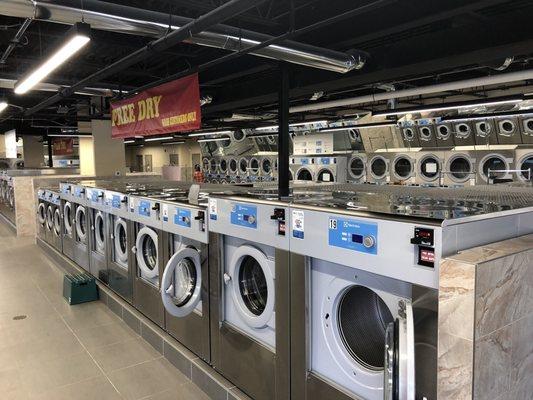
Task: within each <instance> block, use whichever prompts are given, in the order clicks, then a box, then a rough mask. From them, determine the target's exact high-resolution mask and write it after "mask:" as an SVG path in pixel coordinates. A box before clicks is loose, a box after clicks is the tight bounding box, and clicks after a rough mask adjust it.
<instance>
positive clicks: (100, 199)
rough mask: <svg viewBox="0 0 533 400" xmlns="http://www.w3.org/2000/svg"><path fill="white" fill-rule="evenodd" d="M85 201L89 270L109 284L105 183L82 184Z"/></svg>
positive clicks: (107, 211)
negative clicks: (87, 224) (87, 223)
mask: <svg viewBox="0 0 533 400" xmlns="http://www.w3.org/2000/svg"><path fill="white" fill-rule="evenodd" d="M83 185H84V187H85V196H86V199H87V208H86V213H87V220H88V222H89V230H88V233H89V242H88V245H89V270H90V271H91V274H92V275H93V276H94V277H95V278H97V279H98V280H100V281H101V282H103V283H105V284H106V285H107V284H109V277H108V267H107V260H108V256H109V254H108V253H109V244H110V243H109V240H108V237H109V207H108V205H107V203H106V199H105V189H104V187H105V185H106V183H105V182H101V181H100V182H99V181H93V182H85V183H83Z"/></svg>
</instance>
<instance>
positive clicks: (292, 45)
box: [0, 0, 364, 73]
mask: <svg viewBox="0 0 533 400" xmlns="http://www.w3.org/2000/svg"><path fill="white" fill-rule="evenodd" d="M62 3H63V4H57V2H54V3H51V2H45V1H28V0H2V7H1V8H0V13H1V14H4V15H8V16H12V17H20V18H34V19H37V20H43V21H49V22H55V23H60V24H69V25H72V24H74V23H76V22H79V21H80V20H81V19H82V16H83V20H84V21H85V22H86V23H88V24H90V25H91V28H93V29H99V30H105V31H111V32H117V33H126V34H132V35H142V36H150V37H160V36H161V35H163V34H165V33H166V32H167V31H168V28H169V25H170V27H171V29H172V30H176V29H178V28H180V27H182V26H184V25H186V24H187V23H189V22H191V20H192V19H190V18H186V17H180V16H169V15H168V14H165V13H160V12H155V11H149V10H142V9H138V8H134V7H128V6H122V5H118V4H111V3H106V2H102V1H97V0H84V1H83V2H82V3H79V2H72V1H63V2H62ZM73 4H75V5H73ZM80 4H83V10H82V9H80V8H79V5H80ZM271 38H272V37H271V36H269V35H264V34H261V33H257V32H252V31H248V30H243V29H239V28H234V27H231V26H227V25H222V24H219V25H216V26H214V27H213V28H212V29H210V30H209V31H206V32H202V33H199V34H197V35H194V36H193V37H192V38H190V39H188V40H187V42H189V43H194V44H198V45H201V46H208V47H216V48H220V49H225V50H229V51H239V50H242V49H246V48H249V47H252V46H255V45H257V44H259V43H261V42H265V41H267V40H269V39H271ZM251 54H254V55H256V56H260V57H266V58H271V59H276V60H282V61H286V62H290V63H294V64H300V65H304V66H307V67H313V68H319V69H323V70H327V71H333V72H339V73H346V72H349V71H351V70H353V69H359V68H361V67H362V66H363V65H364V60H363V59H361V58H360V57H359V56H354V55H351V54H347V53H343V52H338V51H334V50H329V49H324V48H320V47H316V46H311V45H307V44H302V43H298V42H293V41H284V42H283V43H282V44H272V45H270V46H267V47H264V48H261V49H258V50H254V51H253V52H251Z"/></svg>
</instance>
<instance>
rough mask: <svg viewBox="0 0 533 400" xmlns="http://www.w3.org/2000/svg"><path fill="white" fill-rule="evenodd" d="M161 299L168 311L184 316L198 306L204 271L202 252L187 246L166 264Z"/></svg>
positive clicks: (176, 315) (177, 315)
mask: <svg viewBox="0 0 533 400" xmlns="http://www.w3.org/2000/svg"><path fill="white" fill-rule="evenodd" d="M161 282H162V288H163V290H161V299H162V301H163V305H164V306H165V309H166V310H167V312H168V313H169V314H171V315H173V316H174V317H184V316H186V315H188V314H190V313H191V312H192V311H193V310H194V309H195V308H196V306H197V304H198V302H199V301H200V297H201V289H202V273H201V261H200V254H199V253H198V251H197V250H196V249H193V248H190V247H186V248H183V249H181V250H179V251H178V252H176V253H175V254H174V255H173V256H172V257H171V258H170V260H169V261H168V263H167V265H166V266H165V271H164V272H163V277H162V280H161Z"/></svg>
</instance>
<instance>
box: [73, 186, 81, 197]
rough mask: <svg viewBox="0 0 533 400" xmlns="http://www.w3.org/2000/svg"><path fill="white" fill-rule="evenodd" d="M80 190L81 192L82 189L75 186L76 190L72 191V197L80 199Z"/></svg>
mask: <svg viewBox="0 0 533 400" xmlns="http://www.w3.org/2000/svg"><path fill="white" fill-rule="evenodd" d="M82 190H83V189H82V188H81V187H79V186H76V189H75V190H74V195H75V196H76V197H81V191H82Z"/></svg>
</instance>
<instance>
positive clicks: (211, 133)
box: [188, 131, 232, 137]
mask: <svg viewBox="0 0 533 400" xmlns="http://www.w3.org/2000/svg"><path fill="white" fill-rule="evenodd" d="M231 132H232V131H218V132H217V131H215V132H198V133H189V135H188V136H189V137H196V136H213V135H224V134H225V135H228V134H230V133H231Z"/></svg>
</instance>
